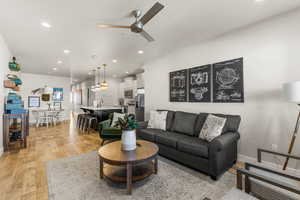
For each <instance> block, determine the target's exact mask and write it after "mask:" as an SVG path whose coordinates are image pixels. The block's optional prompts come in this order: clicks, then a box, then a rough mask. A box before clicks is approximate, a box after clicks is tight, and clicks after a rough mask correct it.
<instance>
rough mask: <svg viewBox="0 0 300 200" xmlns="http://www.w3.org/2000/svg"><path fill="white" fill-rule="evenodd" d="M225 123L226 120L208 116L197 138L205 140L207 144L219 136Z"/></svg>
mask: <svg viewBox="0 0 300 200" xmlns="http://www.w3.org/2000/svg"><path fill="white" fill-rule="evenodd" d="M225 123H226V118H222V117H217V116H215V115H211V114H209V115H208V116H207V118H206V120H205V123H204V125H203V127H202V129H201V131H200V134H199V138H200V139H203V140H207V141H208V142H210V141H212V140H213V139H214V138H216V137H218V136H219V135H221V133H222V130H223V127H224V125H225Z"/></svg>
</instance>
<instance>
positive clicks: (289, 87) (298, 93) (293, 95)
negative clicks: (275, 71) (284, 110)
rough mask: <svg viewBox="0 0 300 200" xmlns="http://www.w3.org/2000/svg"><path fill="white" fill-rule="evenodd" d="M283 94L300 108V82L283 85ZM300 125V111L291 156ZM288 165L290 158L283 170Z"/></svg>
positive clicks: (291, 145) (291, 146)
mask: <svg viewBox="0 0 300 200" xmlns="http://www.w3.org/2000/svg"><path fill="white" fill-rule="evenodd" d="M283 92H284V96H285V97H286V99H287V100H288V101H290V102H293V103H296V104H298V106H300V81H296V82H290V83H285V84H284V85H283ZM299 123H300V111H299V114H298V117H297V121H296V126H295V130H294V133H293V137H292V140H291V143H290V145H289V150H288V154H291V153H292V151H293V147H294V144H295V140H296V137H297V133H298V130H299ZM288 163H289V158H286V160H285V162H284V165H283V170H285V169H286V167H287V165H288Z"/></svg>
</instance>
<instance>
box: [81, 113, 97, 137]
mask: <svg viewBox="0 0 300 200" xmlns="http://www.w3.org/2000/svg"><path fill="white" fill-rule="evenodd" d="M96 124H97V118H96V117H93V116H91V115H86V116H84V119H83V125H82V127H81V130H82V131H83V132H86V131H87V132H88V133H90V131H91V129H93V128H95V125H96Z"/></svg>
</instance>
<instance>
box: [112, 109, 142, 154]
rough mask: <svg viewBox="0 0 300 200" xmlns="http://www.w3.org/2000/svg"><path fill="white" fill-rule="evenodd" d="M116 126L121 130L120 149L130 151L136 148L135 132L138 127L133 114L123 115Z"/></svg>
mask: <svg viewBox="0 0 300 200" xmlns="http://www.w3.org/2000/svg"><path fill="white" fill-rule="evenodd" d="M116 126H118V127H120V128H121V130H122V150H124V151H132V150H135V149H136V132H135V129H136V128H137V127H138V125H137V122H136V121H135V119H134V115H125V117H124V118H119V119H118V121H117V123H116Z"/></svg>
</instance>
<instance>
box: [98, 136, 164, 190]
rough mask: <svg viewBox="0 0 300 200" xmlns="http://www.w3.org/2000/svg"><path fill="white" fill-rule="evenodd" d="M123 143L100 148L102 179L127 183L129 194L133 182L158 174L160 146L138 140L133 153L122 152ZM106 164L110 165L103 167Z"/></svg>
mask: <svg viewBox="0 0 300 200" xmlns="http://www.w3.org/2000/svg"><path fill="white" fill-rule="evenodd" d="M121 146H122V144H121V141H116V142H112V143H109V144H106V145H104V146H102V147H100V149H99V151H98V155H99V160H100V178H101V179H102V178H103V177H106V178H108V179H110V180H112V181H116V182H124V183H127V192H128V194H131V192H132V182H134V181H139V180H142V179H144V178H146V177H148V176H150V175H151V174H153V173H155V174H157V167H158V160H157V155H158V150H159V148H158V146H157V145H156V144H154V143H152V142H148V141H145V140H137V148H136V149H135V150H133V151H122V149H121ZM104 163H106V164H108V165H105V167H103V165H104Z"/></svg>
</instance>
